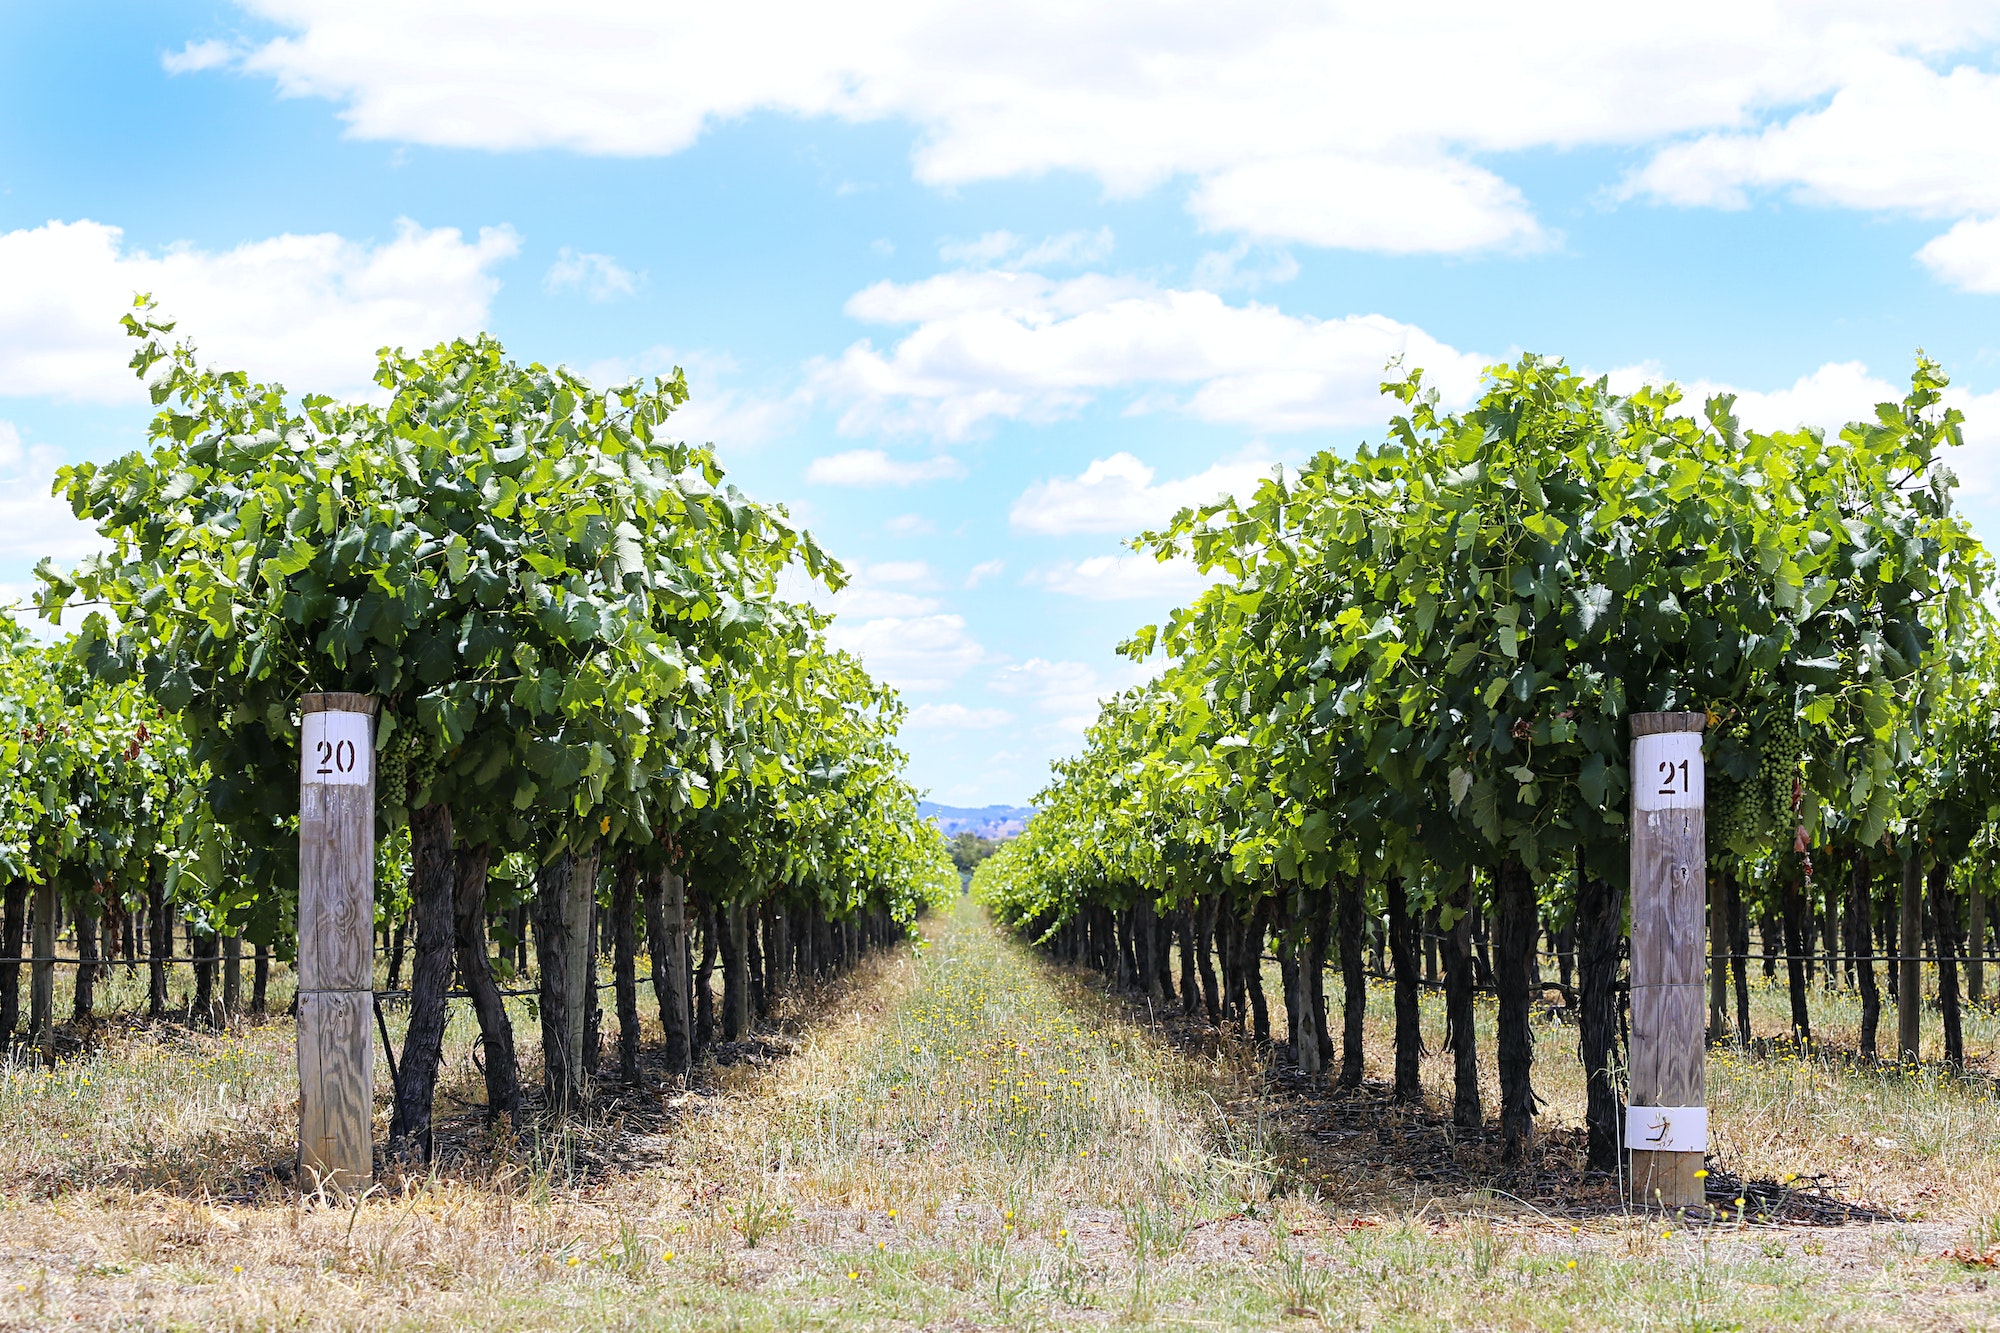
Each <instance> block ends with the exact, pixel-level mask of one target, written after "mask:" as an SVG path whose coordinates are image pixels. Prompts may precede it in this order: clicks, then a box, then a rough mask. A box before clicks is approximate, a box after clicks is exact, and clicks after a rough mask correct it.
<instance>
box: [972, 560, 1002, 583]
mask: <svg viewBox="0 0 2000 1333" xmlns="http://www.w3.org/2000/svg"><path fill="white" fill-rule="evenodd" d="M1006 569H1007V562H1006V561H1005V560H982V561H980V562H979V563H978V564H976V565H974V566H973V567H972V568H971V569H970V570H968V571H967V572H966V575H965V586H966V587H968V588H977V587H978V586H979V585H980V584H982V583H984V582H986V580H988V579H997V578H999V577H1000V575H1001V574H1002V573H1004V572H1005V571H1006Z"/></svg>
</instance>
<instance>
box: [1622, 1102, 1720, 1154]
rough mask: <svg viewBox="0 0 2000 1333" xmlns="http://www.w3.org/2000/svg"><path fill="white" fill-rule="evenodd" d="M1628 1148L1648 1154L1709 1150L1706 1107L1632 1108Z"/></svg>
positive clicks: (1628, 1114)
mask: <svg viewBox="0 0 2000 1333" xmlns="http://www.w3.org/2000/svg"><path fill="white" fill-rule="evenodd" d="M1625 1146H1626V1147H1627V1148H1637V1149H1640V1150H1642V1151H1645V1152H1700V1153H1705V1152H1707V1151H1708V1108H1707V1107H1706V1106H1628V1107H1626V1108H1625Z"/></svg>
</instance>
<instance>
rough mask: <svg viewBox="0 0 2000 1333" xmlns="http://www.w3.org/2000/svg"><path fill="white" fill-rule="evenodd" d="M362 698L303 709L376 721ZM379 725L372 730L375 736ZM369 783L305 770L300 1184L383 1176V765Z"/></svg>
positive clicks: (356, 1182)
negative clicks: (378, 906) (378, 846)
mask: <svg viewBox="0 0 2000 1333" xmlns="http://www.w3.org/2000/svg"><path fill="white" fill-rule="evenodd" d="M376 707H377V704H376V701H375V700H374V699H373V698H371V697H370V696H368V695H362V694H308V695H305V696H304V697H302V698H301V699H300V700H299V708H300V711H301V712H302V713H317V712H352V713H361V714H364V715H366V716H368V717H369V718H371V719H372V718H373V717H374V716H375V712H376ZM373 732H374V728H373V727H372V726H371V727H370V728H369V734H370V736H371V737H372V735H373ZM367 774H368V776H367V781H366V782H364V783H361V784H359V785H328V784H326V783H320V782H307V781H306V776H307V775H306V773H305V772H303V771H301V773H300V774H299V955H298V975H299V1035H298V1048H299V1184H300V1188H301V1189H305V1190H312V1189H315V1188H318V1187H320V1186H322V1185H324V1186H325V1187H327V1188H330V1189H337V1190H340V1191H343V1192H345V1191H350V1190H354V1189H358V1188H365V1187H366V1186H367V1184H368V1183H369V1182H370V1181H371V1180H372V1179H373V1178H374V1148H373V1143H372V1138H373V1127H374V1126H373V1121H374V1110H375V1038H374V1033H373V1030H372V1028H371V1027H370V1018H371V1017H372V1014H373V1003H374V994H373V989H374V980H375V976H374V973H375V968H374V953H373V945H374V929H375V763H374V754H373V750H372V747H371V749H370V752H369V755H368V759H367Z"/></svg>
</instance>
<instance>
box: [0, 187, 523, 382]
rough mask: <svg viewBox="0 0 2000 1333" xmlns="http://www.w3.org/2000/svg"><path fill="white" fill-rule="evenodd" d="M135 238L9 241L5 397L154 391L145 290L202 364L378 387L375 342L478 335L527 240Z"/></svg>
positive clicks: (431, 234) (86, 226) (111, 231)
mask: <svg viewBox="0 0 2000 1333" xmlns="http://www.w3.org/2000/svg"><path fill="white" fill-rule="evenodd" d="M123 235H124V234H123V232H122V231H121V230H120V229H119V228H117V227H112V226H106V225H105V224H103V223H99V222H91V221H88V220H84V221H78V222H50V223H47V224H46V225H44V226H41V227H36V228H34V229H32V230H25V229H24V230H20V231H12V232H7V233H4V234H0V395H4V394H49V395H54V396H58V397H65V398H82V399H92V400H97V401H111V402H130V401H135V400H143V396H144V390H143V388H142V386H141V385H140V383H139V382H138V381H137V380H136V379H135V378H133V376H132V373H131V371H130V370H128V369H127V368H126V362H127V361H128V360H129V359H130V357H131V351H130V340H129V339H127V338H126V336H125V333H124V330H123V329H121V328H120V327H119V326H118V319H119V317H120V316H121V315H123V314H124V313H125V312H126V311H128V310H129V309H130V308H131V305H132V296H133V293H135V292H151V293H152V294H153V295H154V297H155V298H156V299H157V300H158V301H159V303H160V308H161V310H162V312H163V313H164V314H166V315H167V316H169V317H170V318H173V319H175V320H177V321H179V328H178V330H177V331H176V336H181V337H191V338H193V339H194V340H195V343H196V345H197V346H198V348H199V350H200V353H201V355H202V357H203V359H204V360H205V361H208V362H212V363H214V364H218V365H222V366H225V367H228V368H231V369H241V370H247V371H249V372H250V373H251V374H252V375H254V376H257V377H259V378H267V379H276V380H279V381H281V382H283V383H284V384H285V386H286V387H287V388H289V389H291V390H293V391H296V392H303V391H308V390H310V391H313V392H325V393H367V392H369V391H370V389H371V386H370V377H371V376H372V375H373V373H374V369H375V351H376V349H377V348H379V347H382V346H384V345H385V344H386V345H391V346H401V347H406V348H408V349H410V350H413V351H414V350H417V349H419V348H423V347H429V346H431V345H432V344H434V343H437V342H440V341H442V340H444V339H446V338H450V337H453V336H455V335H459V334H470V333H475V332H477V331H478V330H479V328H480V327H481V326H482V325H483V324H485V322H486V316H487V311H488V309H489V306H490V304H491V302H492V299H493V294H494V292H495V291H497V290H498V289H499V286H500V283H499V280H498V279H497V278H495V277H494V276H493V274H492V270H493V269H494V268H495V267H496V266H497V265H498V264H500V263H501V262H502V261H504V260H506V259H508V258H511V257H512V256H513V255H514V254H515V252H516V251H517V250H519V248H520V238H519V237H518V236H516V235H515V233H514V231H513V229H512V228H509V227H488V228H483V229H482V230H481V231H480V233H479V237H478V239H477V240H474V241H468V240H466V239H465V237H464V236H463V235H462V234H461V233H460V232H459V231H458V230H457V229H456V228H454V227H438V228H434V229H426V228H423V227H420V226H418V225H417V224H416V223H414V222H411V221H409V220H408V219H404V220H403V221H401V222H399V223H398V224H397V227H396V236H395V239H393V240H390V241H386V242H378V243H374V244H369V243H364V242H360V241H352V240H348V239H346V238H344V237H341V236H337V235H334V234H332V233H330V232H328V233H322V234H319V235H314V236H295V235H291V234H286V235H283V236H276V237H272V238H271V239H269V240H263V241H247V242H245V243H244V244H242V245H239V246H237V247H236V248H235V249H233V250H227V251H219V252H218V251H208V250H201V249H197V248H196V247H194V246H192V245H186V244H177V245H172V246H169V247H167V248H166V249H164V250H161V251H159V252H158V253H151V252H148V251H144V250H130V249H126V248H125V246H124V244H123Z"/></svg>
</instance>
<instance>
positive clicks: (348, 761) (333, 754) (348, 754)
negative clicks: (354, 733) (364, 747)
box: [314, 741, 354, 777]
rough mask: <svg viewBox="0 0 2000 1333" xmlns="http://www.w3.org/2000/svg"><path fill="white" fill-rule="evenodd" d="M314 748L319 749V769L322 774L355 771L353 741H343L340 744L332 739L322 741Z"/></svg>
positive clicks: (325, 775)
mask: <svg viewBox="0 0 2000 1333" xmlns="http://www.w3.org/2000/svg"><path fill="white" fill-rule="evenodd" d="M314 748H315V749H317V750H318V751H319V769H318V770H317V771H318V772H319V774H320V776H322V777H327V776H330V775H332V774H334V773H352V772H353V771H354V742H353V741H341V742H340V743H338V744H335V743H334V742H332V741H321V742H319V744H318V745H316V746H315V747H314Z"/></svg>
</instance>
